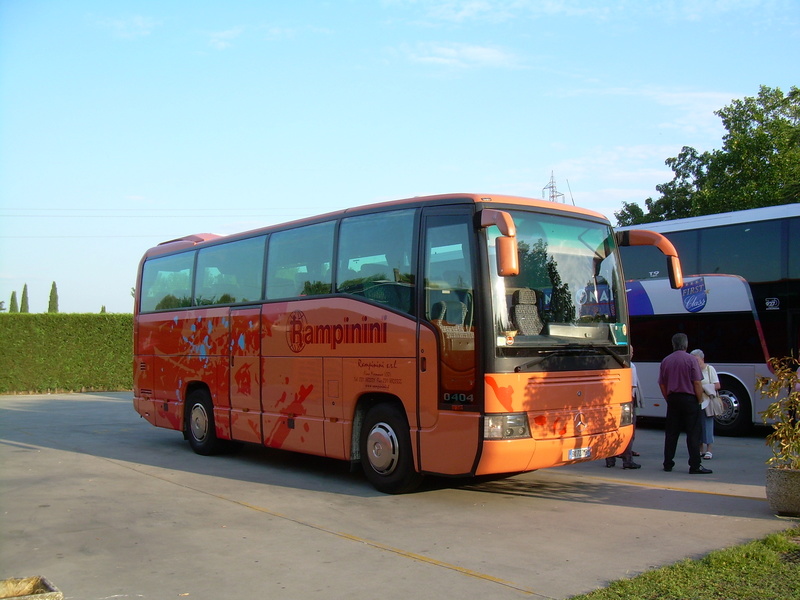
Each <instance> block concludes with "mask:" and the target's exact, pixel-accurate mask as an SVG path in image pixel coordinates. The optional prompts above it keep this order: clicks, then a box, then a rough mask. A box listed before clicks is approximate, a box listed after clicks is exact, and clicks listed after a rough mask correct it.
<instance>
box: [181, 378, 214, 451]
mask: <svg viewBox="0 0 800 600" xmlns="http://www.w3.org/2000/svg"><path fill="white" fill-rule="evenodd" d="M186 433H187V437H188V438H189V445H190V446H191V447H192V450H194V451H195V452H196V453H197V454H202V455H203V456H210V455H212V454H218V453H219V452H220V451H221V450H222V442H221V441H220V440H219V439H218V438H217V431H216V428H215V425H214V408H213V405H212V404H211V398H209V396H208V393H207V392H206V391H205V390H195V391H193V392H191V393H190V394H189V395H188V396H187V398H186Z"/></svg>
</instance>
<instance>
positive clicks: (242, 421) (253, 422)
mask: <svg viewBox="0 0 800 600" xmlns="http://www.w3.org/2000/svg"><path fill="white" fill-rule="evenodd" d="M230 320H231V350H230V398H231V437H232V438H233V439H235V440H241V441H244V442H255V443H257V444H261V443H262V442H263V436H262V433H261V412H262V411H261V360H260V358H259V354H260V350H261V307H252V306H248V307H243V308H233V309H231V314H230Z"/></svg>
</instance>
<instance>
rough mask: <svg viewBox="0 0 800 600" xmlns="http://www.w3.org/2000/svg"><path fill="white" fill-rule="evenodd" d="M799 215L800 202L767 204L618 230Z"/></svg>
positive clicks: (667, 228)
mask: <svg viewBox="0 0 800 600" xmlns="http://www.w3.org/2000/svg"><path fill="white" fill-rule="evenodd" d="M797 216H800V203H795V204H780V205H778V206H765V207H763V208H749V209H747V210H737V211H733V212H726V213H718V214H714V215H701V216H699V217H687V218H685V219H673V220H671V221H659V222H657V223H641V224H639V225H626V226H625V227H617V230H618V231H626V230H628V229H649V230H651V231H657V232H659V233H669V232H673V231H687V230H691V229H707V228H710V227H721V226H723V225H735V224H737V223H755V222H757V221H772V220H774V219H783V218H786V217H797Z"/></svg>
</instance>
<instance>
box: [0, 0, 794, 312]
mask: <svg viewBox="0 0 800 600" xmlns="http://www.w3.org/2000/svg"><path fill="white" fill-rule="evenodd" d="M798 64H800V2H798V1H797V0H730V1H726V0H716V1H710V0H709V1H700V0H685V1H684V0H664V1H658V0H654V1H652V2H645V1H640V0H620V1H617V2H591V1H583V2H579V1H570V0H564V1H560V2H559V1H557V0H549V1H548V0H542V1H526V0H463V1H458V0H384V1H380V0H375V1H366V0H364V1H359V0H351V1H348V0H337V1H329V2H324V1H312V0H294V1H292V2H278V1H264V0H262V1H248V0H241V1H237V2H214V3H212V2H201V1H196V2H180V1H168V0H159V1H146V0H139V1H136V2H134V1H131V0H116V1H115V2H105V1H100V0H50V1H48V0H28V1H24V0H0V300H3V301H5V304H6V308H7V307H8V305H9V301H10V297H11V293H12V291H16V292H17V298H18V300H19V299H20V298H21V293H22V288H23V285H24V284H25V283H27V284H28V293H29V299H30V309H31V312H44V311H46V310H47V304H48V298H49V292H50V286H51V284H52V282H53V281H55V282H56V284H57V286H58V293H59V308H60V311H61V312H98V311H99V310H100V308H101V306H105V307H106V309H107V310H108V311H109V312H131V311H132V298H131V296H130V289H131V287H132V286H133V285H134V283H135V273H136V268H137V265H138V262H139V259H140V257H141V255H142V253H143V252H144V251H145V250H146V249H147V248H149V247H151V246H153V245H155V244H157V243H159V242H162V241H164V240H168V239H173V238H176V237H180V236H182V235H186V234H191V233H199V232H214V233H221V234H228V233H234V232H236V231H241V230H245V229H252V228H255V227H259V226H264V225H270V224H274V223H280V222H284V221H288V220H293V219H296V218H300V217H304V216H309V215H313V214H316V213H320V212H327V211H330V210H335V209H340V208H345V207H348V206H355V205H359V204H366V203H371V202H375V201H380V200H390V199H398V198H405V197H410V196H417V195H423V194H429V193H446V192H480V193H503V194H513V195H523V196H531V197H539V198H540V197H542V195H543V192H542V190H543V188H544V187H545V186H546V185H547V183H548V180H549V179H550V175H551V173H553V174H554V175H555V178H556V181H557V184H558V188H559V191H561V192H563V193H565V197H566V199H567V201H571V199H574V202H575V204H576V205H578V206H582V207H586V208H591V209H594V210H598V211H600V212H602V213H605V214H606V215H608V216H609V218H611V219H612V222H614V218H613V213H614V211H618V210H619V209H620V208H621V207H622V202H623V201H627V202H640V203H641V202H642V201H643V200H644V199H645V198H647V197H648V196H656V195H657V193H656V191H655V186H656V185H657V184H659V183H663V182H666V181H669V180H670V179H671V171H670V170H669V169H668V168H667V167H666V166H665V165H664V160H665V159H666V158H668V157H671V156H676V155H677V154H678V152H680V149H681V147H682V146H684V145H687V146H693V147H695V148H696V149H698V150H700V151H703V150H711V149H714V148H720V147H721V145H722V136H723V134H724V129H723V128H722V126H721V124H720V121H719V118H718V117H716V116H715V115H714V114H713V113H714V111H715V110H718V109H720V108H722V107H724V106H726V105H728V104H729V103H730V102H731V100H732V99H735V98H742V97H745V96H755V95H757V93H758V88H759V86H760V85H762V84H763V85H768V86H770V87H780V88H781V89H783V90H785V91H786V90H788V89H789V87H791V86H792V85H798V83H799V82H798V71H799V69H798Z"/></svg>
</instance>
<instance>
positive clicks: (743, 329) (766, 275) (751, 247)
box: [620, 204, 800, 435]
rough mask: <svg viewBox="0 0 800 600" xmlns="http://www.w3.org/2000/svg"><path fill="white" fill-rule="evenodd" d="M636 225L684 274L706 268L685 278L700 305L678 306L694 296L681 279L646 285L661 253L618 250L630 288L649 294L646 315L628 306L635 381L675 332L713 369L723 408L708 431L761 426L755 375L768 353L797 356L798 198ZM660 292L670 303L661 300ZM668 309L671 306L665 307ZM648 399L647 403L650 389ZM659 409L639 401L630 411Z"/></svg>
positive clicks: (658, 268)
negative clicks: (669, 250)
mask: <svg viewBox="0 0 800 600" xmlns="http://www.w3.org/2000/svg"><path fill="white" fill-rule="evenodd" d="M636 227H637V228H642V229H649V230H651V231H655V232H658V233H661V234H663V235H664V236H665V237H666V238H667V239H669V240H670V241H671V242H672V243H673V244H674V245H675V248H676V249H677V251H678V254H679V255H680V258H681V264H682V266H683V271H684V273H704V274H707V275H702V276H701V275H686V279H687V281H688V282H691V281H695V280H699V282H701V283H698V284H697V285H698V286H703V287H704V290H705V291H704V292H703V294H702V297H704V298H705V299H706V301H707V303H706V304H705V305H704V306H703V308H702V310H697V311H695V312H691V311H689V310H688V309H686V310H685V311H684V312H681V311H680V310H677V306H679V305H677V306H676V305H675V302H676V301H678V302H679V301H680V300H681V298H684V297H694V296H695V294H694V292H693V291H692V287H691V283H689V284H687V286H688V287H687V289H685V290H683V291H680V290H679V291H674V290H671V291H667V287H668V286H665V284H664V283H657V281H656V280H658V279H660V278H663V277H664V272H663V267H662V265H663V260H664V259H663V256H660V254H653V253H651V252H650V249H649V248H646V247H643V246H639V247H628V248H622V249H621V254H622V261H623V267H624V269H625V277H626V278H627V279H629V280H634V281H639V282H640V283H641V284H642V285H643V286H644V287H643V288H642V290H643V291H642V290H639V292H637V293H643V294H645V295H646V296H647V297H648V298H650V299H651V300H655V302H654V304H653V313H652V314H650V315H647V314H643V313H642V309H641V308H636V306H635V301H634V303H633V304H632V306H631V337H632V343H633V346H634V349H635V352H636V357H635V359H634V360H635V362H636V364H637V366H638V365H639V364H642V365H643V367H644V368H643V369H642V371H640V373H639V376H640V379H641V378H642V376H644V378H645V379H648V378H649V367H647V366H646V365H647V363H653V362H660V361H661V360H662V359H663V358H664V356H666V355H667V354H669V353H670V352H671V345H670V338H671V337H672V334H674V333H676V332H679V331H682V332H685V333H687V334H688V336H689V346H690V349H693V348H701V349H702V350H703V351H704V352H705V354H706V360H707V361H708V362H709V363H710V364H712V365H714V367H715V368H717V370H718V371H720V379H721V381H722V384H723V388H724V389H725V391H726V394H725V397H726V398H727V400H728V404H729V410H728V411H727V412H726V414H725V415H722V416H721V417H719V418H718V419H717V432H719V433H723V434H730V435H735V434H742V433H745V432H747V431H748V430H749V429H750V427H751V426H752V424H753V423H761V422H762V419H761V417H760V416H759V412H760V411H761V410H763V408H764V407H763V406H762V403H761V402H760V401H759V400H758V399H757V396H758V394H757V393H756V391H755V377H756V376H757V375H758V374H759V373H761V372H764V373H765V374H768V373H769V370H768V369H767V367H766V362H767V359H768V358H769V357H780V356H787V355H794V356H797V354H798V348H800V204H785V205H781V206H771V207H767V208H756V209H751V210H742V211H737V212H730V213H722V214H716V215H706V216H702V217H692V218H688V219H676V220H673V221H663V222H660V223H648V224H646V225H638V226H636ZM625 229H627V228H626V227H621V228H620V230H621V231H624V230H625ZM721 274H732V275H738V276H739V277H741V278H743V279H744V282H746V285H745V283H744V282H742V281H741V280H728V279H719V275H721ZM723 282H725V283H723ZM628 283H629V286H628V287H629V290H633V289H635V287H632V286H633V284H632V282H631V281H629V282H628ZM652 285H654V286H655V287H648V286H652ZM662 288H663V292H662V291H660V290H661V289H662ZM745 292H749V293H747V294H745ZM662 297H663V301H664V302H668V303H669V306H672V307H673V308H672V309H667V308H666V307H664V306H662ZM696 297H697V298H700V297H701V296H699V295H698V296H696ZM628 298H629V301H630V299H631V293H630V292H629V294H628ZM746 298H747V299H746ZM676 299H677V300H676ZM722 299H724V300H725V302H721V301H722ZM747 304H751V306H752V309H751V308H748V307H747ZM673 309H675V310H676V312H669V311H670V310H673ZM679 317H680V318H679ZM734 365H736V368H735V369H734V367H733V366H734ZM721 367H724V368H722V369H721ZM765 369H766V370H765ZM723 375H724V377H723ZM644 383H645V386H650V385H656V384H655V383H654V382H653V383H650V382H647V381H645V382H644ZM650 397H651V398H653V399H654V400H653V403H654V404H655V403H656V401H657V400H658V398H660V393H659V394H657V395H654V394H652V393H651V395H650ZM661 408H663V407H660V406H659V407H656V406H650V407H646V408H645V409H644V412H642V413H640V414H646V413H650V412H653V411H655V410H657V409H661Z"/></svg>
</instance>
